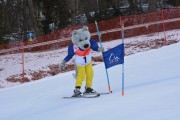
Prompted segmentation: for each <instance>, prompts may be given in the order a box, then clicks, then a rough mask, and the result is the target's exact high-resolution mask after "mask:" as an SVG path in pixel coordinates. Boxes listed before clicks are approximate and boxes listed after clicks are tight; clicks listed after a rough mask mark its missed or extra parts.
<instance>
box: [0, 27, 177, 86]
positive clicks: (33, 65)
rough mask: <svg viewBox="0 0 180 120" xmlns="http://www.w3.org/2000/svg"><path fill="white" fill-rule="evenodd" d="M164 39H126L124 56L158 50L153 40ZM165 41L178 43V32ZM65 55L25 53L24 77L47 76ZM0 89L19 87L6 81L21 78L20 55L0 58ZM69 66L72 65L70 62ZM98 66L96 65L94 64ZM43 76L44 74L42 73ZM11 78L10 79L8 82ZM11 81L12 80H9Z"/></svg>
mask: <svg viewBox="0 0 180 120" xmlns="http://www.w3.org/2000/svg"><path fill="white" fill-rule="evenodd" d="M163 38H164V33H162V32H160V33H155V34H149V35H143V36H137V37H132V38H126V39H125V43H126V49H125V53H126V55H131V54H134V53H137V52H142V51H146V50H150V49H152V48H158V46H157V45H156V41H155V40H161V39H163ZM167 40H177V41H180V30H172V31H168V32H167ZM120 43H121V40H114V41H111V42H103V46H104V47H105V48H106V49H109V48H112V47H114V46H116V45H118V44H120ZM66 54H67V48H63V49H59V50H53V51H46V52H40V53H25V55H24V56H25V77H27V78H28V79H30V80H32V79H34V78H33V75H32V74H33V73H34V72H37V71H43V72H45V74H46V73H47V75H45V76H50V75H49V74H48V72H47V71H48V70H50V67H49V66H51V65H56V66H57V65H58V63H60V62H61V61H62V59H63V58H64V57H65V56H66ZM93 56H101V53H97V52H93ZM0 60H1V61H0V88H4V87H10V86H14V85H19V84H20V83H19V82H9V81H7V80H6V79H7V78H8V77H10V76H13V75H14V76H15V78H21V73H22V57H21V54H20V53H18V54H9V55H1V56H0ZM69 64H73V63H72V61H71V62H69ZM95 64H98V63H95ZM43 74H44V73H43ZM36 76H38V75H36ZM11 79H12V78H11V77H10V80H11ZM11 81H12V80H11Z"/></svg>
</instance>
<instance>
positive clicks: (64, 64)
mask: <svg viewBox="0 0 180 120" xmlns="http://www.w3.org/2000/svg"><path fill="white" fill-rule="evenodd" d="M65 66H66V61H65V60H63V61H62V62H61V63H60V64H59V68H60V69H61V70H64V69H65Z"/></svg>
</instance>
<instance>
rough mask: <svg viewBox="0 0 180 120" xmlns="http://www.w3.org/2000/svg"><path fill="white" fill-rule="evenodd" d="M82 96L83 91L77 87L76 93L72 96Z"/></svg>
mask: <svg viewBox="0 0 180 120" xmlns="http://www.w3.org/2000/svg"><path fill="white" fill-rule="evenodd" d="M81 96H82V93H81V91H80V88H76V89H75V90H74V94H73V95H72V97H81Z"/></svg>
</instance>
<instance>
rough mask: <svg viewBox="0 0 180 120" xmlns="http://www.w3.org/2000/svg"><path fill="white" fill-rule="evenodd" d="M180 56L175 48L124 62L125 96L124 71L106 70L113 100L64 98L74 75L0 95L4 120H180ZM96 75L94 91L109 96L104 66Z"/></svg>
mask: <svg viewBox="0 0 180 120" xmlns="http://www.w3.org/2000/svg"><path fill="white" fill-rule="evenodd" d="M179 51H180V43H176V44H172V45H169V46H165V47H162V48H159V49H153V50H149V51H146V52H139V53H136V54H133V55H130V56H126V57H125V96H121V85H122V84H121V77H122V76H121V65H117V66H115V67H112V68H110V69H108V72H109V77H110V84H111V89H112V91H113V94H110V95H102V96H100V97H99V98H93V99H88V98H87V99H63V98H62V97H63V96H71V95H72V93H73V89H74V84H75V80H74V79H73V78H72V73H73V71H70V72H66V73H62V74H58V75H56V76H52V77H46V78H43V79H41V80H39V81H33V82H29V83H25V84H22V85H18V86H14V87H9V88H4V89H0V107H1V112H0V120H180V114H179V113H180V87H179V86H180V70H179V68H180V53H179ZM57 59H58V60H59V58H58V57H57ZM58 60H57V62H58ZM32 61H33V60H32ZM94 71H95V76H94V84H93V88H94V89H95V90H97V91H98V92H106V91H107V81H106V75H105V69H104V64H103V63H101V64H98V65H96V66H94ZM83 88H84V87H83ZM83 90H84V89H82V91H83Z"/></svg>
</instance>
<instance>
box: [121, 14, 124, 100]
mask: <svg viewBox="0 0 180 120" xmlns="http://www.w3.org/2000/svg"><path fill="white" fill-rule="evenodd" d="M124 22H125V21H122V20H121V17H120V24H121V32H122V44H124ZM122 96H124V62H123V64H122Z"/></svg>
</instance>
